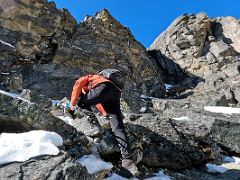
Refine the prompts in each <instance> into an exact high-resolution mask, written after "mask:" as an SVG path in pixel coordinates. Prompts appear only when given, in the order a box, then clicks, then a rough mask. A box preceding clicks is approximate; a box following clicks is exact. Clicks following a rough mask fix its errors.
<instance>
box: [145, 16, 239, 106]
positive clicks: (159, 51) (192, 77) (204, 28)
mask: <svg viewBox="0 0 240 180" xmlns="http://www.w3.org/2000/svg"><path fill="white" fill-rule="evenodd" d="M238 27H239V20H236V19H234V18H233V17H222V18H216V19H210V18H208V17H207V15H205V14H203V13H200V14H196V15H183V16H180V17H179V18H177V19H176V20H175V21H174V22H173V23H172V24H171V25H170V26H169V27H168V29H167V30H166V31H164V32H163V33H161V34H160V35H159V37H158V38H156V40H155V41H154V42H153V43H152V45H151V46H150V48H149V53H150V55H152V56H153V57H154V58H155V59H156V62H157V63H158V65H159V66H160V68H161V69H164V71H165V72H166V74H167V75H169V76H170V77H166V78H163V79H164V81H165V82H169V83H172V84H181V85H182V86H184V87H187V89H189V88H191V89H192V96H189V98H192V99H198V100H200V98H199V97H201V98H202V99H203V101H202V103H203V104H205V105H207V104H209V103H211V101H213V103H215V104H218V105H224V106H229V105H231V106H232V105H238V104H239V100H237V99H236V97H238V91H239V90H238V88H236V84H235V85H233V84H232V82H234V79H238V76H239V73H240V69H239V67H240V64H239V59H240V54H239V53H240V52H239V47H238V44H239V43H238V42H239V36H238V34H239V32H238V30H239V28H238ZM169 64H171V68H166V67H168V66H169ZM179 72H181V73H179ZM179 76H180V78H179ZM194 87H195V88H194ZM229 87H230V89H229ZM193 88H194V89H193ZM203 104H202V105H203Z"/></svg>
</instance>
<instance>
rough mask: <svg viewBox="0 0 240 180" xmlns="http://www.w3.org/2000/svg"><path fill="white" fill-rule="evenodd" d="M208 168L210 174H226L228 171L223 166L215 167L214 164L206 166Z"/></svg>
mask: <svg viewBox="0 0 240 180" xmlns="http://www.w3.org/2000/svg"><path fill="white" fill-rule="evenodd" d="M206 166H207V168H208V172H212V173H225V172H226V171H227V170H228V169H227V168H225V167H222V166H221V165H220V166H218V165H214V164H206Z"/></svg>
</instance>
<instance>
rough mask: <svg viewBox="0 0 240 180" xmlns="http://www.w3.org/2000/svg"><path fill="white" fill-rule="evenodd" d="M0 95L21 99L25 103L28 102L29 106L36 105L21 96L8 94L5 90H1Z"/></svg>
mask: <svg viewBox="0 0 240 180" xmlns="http://www.w3.org/2000/svg"><path fill="white" fill-rule="evenodd" d="M0 94H5V95H7V96H9V97H12V98H16V99H20V100H22V101H24V102H27V103H29V104H34V103H32V102H30V101H29V100H27V99H24V98H22V97H20V94H16V93H10V92H6V91H3V90H0Z"/></svg>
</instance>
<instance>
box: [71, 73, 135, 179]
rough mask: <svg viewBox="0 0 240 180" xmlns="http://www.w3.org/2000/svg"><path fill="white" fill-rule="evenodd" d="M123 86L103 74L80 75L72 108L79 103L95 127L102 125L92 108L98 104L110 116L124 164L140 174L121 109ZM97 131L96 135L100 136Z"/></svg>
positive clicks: (75, 87) (103, 113) (72, 98)
mask: <svg viewBox="0 0 240 180" xmlns="http://www.w3.org/2000/svg"><path fill="white" fill-rule="evenodd" d="M120 98H121V88H119V87H118V86H117V85H116V84H115V83H113V82H112V81H110V80H109V79H107V78H105V77H104V76H102V75H98V74H97V75H91V74H90V75H86V76H83V77H80V78H79V79H78V80H77V81H76V82H75V85H74V87H73V91H72V95H71V109H72V110H74V109H75V106H76V105H77V106H78V107H79V108H80V109H84V112H85V113H86V110H87V113H86V115H88V117H89V118H88V120H89V122H90V123H91V124H94V125H95V127H100V125H99V122H98V121H97V118H96V116H95V114H94V112H93V111H92V109H91V106H92V105H96V107H97V109H98V110H99V111H100V112H101V113H102V115H103V116H106V115H107V116H108V118H109V122H110V126H111V129H112V131H113V133H114V136H115V138H116V140H117V142H118V146H119V148H120V151H121V155H122V166H123V167H124V168H126V169H128V170H129V171H130V172H131V173H132V174H133V175H136V174H138V173H139V172H138V170H137V167H136V165H135V164H134V162H133V160H132V154H131V150H130V145H129V141H128V138H127V135H126V132H125V128H124V124H123V119H122V113H121V109H120ZM99 134H100V131H97V133H96V134H95V136H98V135H99Z"/></svg>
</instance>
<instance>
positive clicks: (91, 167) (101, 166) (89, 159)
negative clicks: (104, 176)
mask: <svg viewBox="0 0 240 180" xmlns="http://www.w3.org/2000/svg"><path fill="white" fill-rule="evenodd" d="M77 162H78V163H80V164H81V165H82V166H85V167H86V168H87V170H88V173H89V174H95V173H97V172H100V171H102V170H106V169H111V168H112V167H113V165H112V164H111V163H108V162H105V161H103V160H101V159H99V158H96V157H95V156H93V155H84V156H83V157H81V158H80V159H78V160H77Z"/></svg>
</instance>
